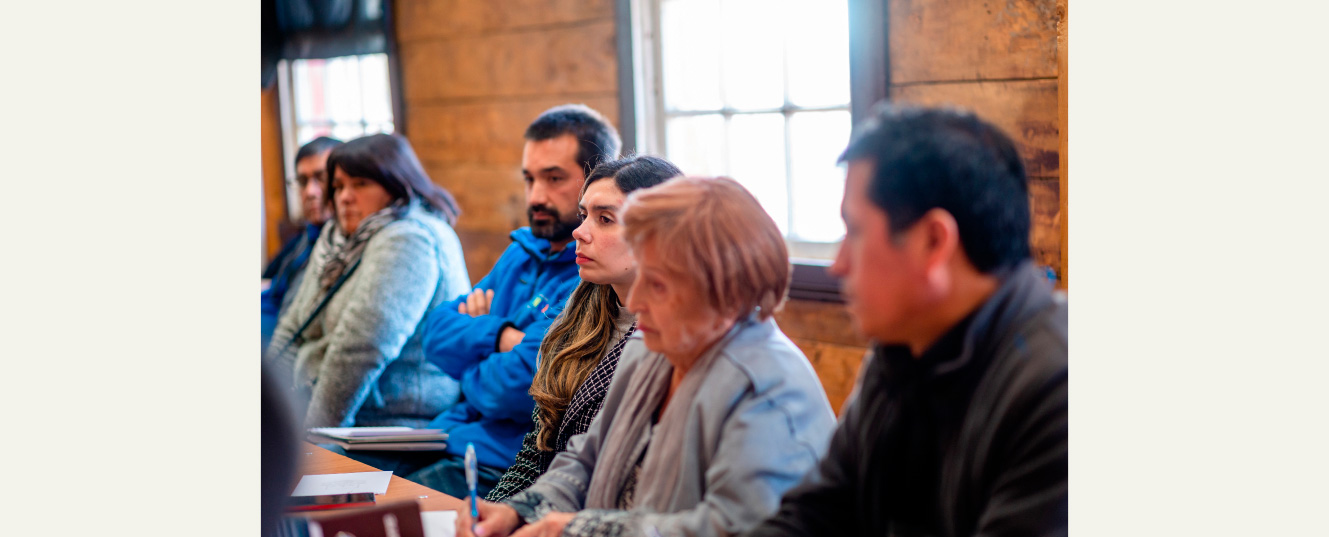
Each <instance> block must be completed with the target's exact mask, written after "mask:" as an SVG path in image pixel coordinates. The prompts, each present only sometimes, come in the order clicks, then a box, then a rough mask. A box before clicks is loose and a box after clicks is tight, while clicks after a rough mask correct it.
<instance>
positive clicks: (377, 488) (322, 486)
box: [291, 472, 392, 496]
mask: <svg viewBox="0 0 1329 537" xmlns="http://www.w3.org/2000/svg"><path fill="white" fill-rule="evenodd" d="M389 481H392V472H352V473H349V474H316V475H307V476H304V477H302V478H300V482H299V483H297V484H296V485H295V490H294V491H292V492H291V496H321V495H324V494H353V493H356V492H372V493H374V494H387V493H388V482H389Z"/></svg>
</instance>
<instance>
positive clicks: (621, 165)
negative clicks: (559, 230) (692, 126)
mask: <svg viewBox="0 0 1329 537" xmlns="http://www.w3.org/2000/svg"><path fill="white" fill-rule="evenodd" d="M680 175H683V170H680V169H678V166H675V165H674V163H672V162H669V161H668V160H665V159H662V158H660V157H653V156H650V155H629V156H626V157H623V158H621V159H618V160H611V161H606V162H602V163H600V165H599V166H596V167H595V169H593V170H591V173H590V174H589V175H587V176H586V182H585V183H583V184H582V185H581V194H582V195H583V196H584V195H586V189H587V188H589V187H590V186H591V183H594V182H596V181H598V180H600V179H605V178H609V177H612V178H614V186H616V187H618V190H619V192H622V193H623V194H625V195H626V194H631V193H632V191H634V190H638V189H642V188H650V187H653V186H655V185H658V184H660V183H663V182H665V181H666V180H669V179H672V178H674V177H678V176H680Z"/></svg>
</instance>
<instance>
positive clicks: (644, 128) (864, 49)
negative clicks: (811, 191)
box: [614, 0, 890, 303]
mask: <svg viewBox="0 0 1329 537" xmlns="http://www.w3.org/2000/svg"><path fill="white" fill-rule="evenodd" d="M660 1H661V0H615V3H614V10H615V21H616V26H617V35H618V37H617V54H618V73H619V75H618V78H619V88H618V97H619V117H620V118H621V119H620V126H621V127H622V128H621V129H620V130H621V135H622V138H623V149H624V152H625V153H626V152H630V151H641V150H642V148H652V147H664V143H663V142H664V137H665V119H666V117H668V116H666V113H667V112H666V110H664V104H663V103H664V89H663V85H662V82H661V81H662V79H663V76H662V75H663V73H662V66H661V65H660V64H661V61H660V51H661V48H660V46H659V36H660V21H659V17H658V14H659V13H660ZM848 3H849V5H848V12H849V96H850V100H849V114H850V122H851V123H852V124H854V125H857V124H858V123H859V122H860V121H861V120H862V119H863V118H865V117H866V116H867V115H868V114H869V113H870V112H871V110H872V105H873V104H875V103H876V102H878V101H881V100H884V99H887V98H888V97H889V88H890V61H889V58H890V51H889V48H888V47H889V39H888V34H887V28H888V22H889V19H888V17H887V4H886V0H848ZM821 109H828V110H843V109H844V108H843V107H841V106H834V107H797V106H791V105H790V104H789V102H788V99H787V98H786V100H785V104H784V106H782V107H781V108H778V109H772V110H770V112H781V113H783V114H784V117H785V121H786V122H788V120H789V117H790V115H791V114H792V113H793V112H796V111H818V110H821ZM721 110H722V111H723V110H724V109H721ZM712 113H715V112H702V113H694V112H691V111H689V112H686V113H684V114H682V115H698V114H712ZM733 113H735V111H730V113H729V114H726V115H723V117H725V118H726V120H728V118H729V117H732V114H733ZM741 113H753V112H750V111H743V112H741ZM786 125H788V123H786ZM787 129H788V127H786V133H787V132H788V130H787ZM786 136H787V134H786ZM786 143H787V142H786ZM787 158H789V156H788V155H786V159H787ZM785 169H786V174H788V173H791V171H790V168H789V166H788V165H786V167H785ZM810 244H812V243H810ZM827 247H828V248H838V243H833V244H828V245H827ZM790 262H791V264H792V265H793V272H792V282H791V285H790V288H789V298H791V299H798V300H816V301H824V302H838V303H843V302H844V297H843V296H841V294H840V287H839V284H838V281H837V279H836V278H835V277H834V276H832V275H831V274H830V272H829V271H828V270H827V269H828V268H829V267H830V265H831V261H829V260H822V259H807V258H798V257H792V258H790Z"/></svg>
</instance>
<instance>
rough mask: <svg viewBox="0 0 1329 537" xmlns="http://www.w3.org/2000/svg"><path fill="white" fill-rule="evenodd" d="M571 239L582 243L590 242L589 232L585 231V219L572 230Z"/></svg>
mask: <svg viewBox="0 0 1329 537" xmlns="http://www.w3.org/2000/svg"><path fill="white" fill-rule="evenodd" d="M572 240H574V241H577V242H580V243H583V244H585V243H589V242H591V234H590V233H587V232H586V221H585V220H583V221H582V222H581V224H578V225H577V228H576V229H574V230H572Z"/></svg>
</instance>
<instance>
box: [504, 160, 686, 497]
mask: <svg viewBox="0 0 1329 537" xmlns="http://www.w3.org/2000/svg"><path fill="white" fill-rule="evenodd" d="M678 175H682V172H681V171H680V170H679V169H678V167H676V166H674V165H673V164H671V163H670V162H669V161H667V160H665V159H662V158H658V157H651V156H644V155H639V156H633V157H626V158H623V159H619V160H616V161H612V162H606V163H603V164H601V165H599V166H597V167H596V168H595V169H594V170H592V171H591V174H590V176H588V177H587V178H586V182H585V183H584V184H583V185H582V190H581V197H580V201H579V202H578V208H577V211H578V214H579V215H580V216H581V219H582V223H581V225H580V226H579V227H578V228H577V229H576V231H574V232H573V234H572V236H573V238H574V239H576V241H577V242H576V244H577V264H578V269H579V270H578V274H579V275H580V276H581V280H582V281H581V284H579V285H578V286H577V289H576V290H575V291H573V293H572V297H571V298H570V299H569V300H568V305H567V308H566V309H564V310H563V313H562V314H561V315H560V316H559V318H558V319H557V320H556V321H555V322H554V325H553V326H552V327H550V329H549V332H548V334H546V335H545V338H544V340H543V341H542V342H541V343H540V362H539V366H538V368H537V369H536V371H535V381H534V382H533V383H532V384H531V396H532V397H534V398H535V404H536V407H535V414H534V416H532V419H534V420H535V429H534V430H533V431H532V432H531V433H529V434H527V435H526V438H525V440H524V441H523V442H522V449H521V451H520V452H519V453H518V454H517V461H516V463H515V464H513V465H512V467H511V468H510V469H509V470H508V471H507V473H505V474H503V478H502V479H501V480H500V481H499V483H498V485H497V486H495V487H494V489H493V490H492V491H490V493H489V496H488V498H489V500H490V501H502V500H504V499H506V498H507V497H508V496H511V495H513V494H516V493H518V492H521V491H522V490H524V489H525V488H526V487H528V486H530V485H531V484H532V483H534V482H535V480H536V479H537V478H539V477H540V475H541V474H543V473H544V471H545V470H547V469H548V468H549V463H550V462H552V461H553V460H554V456H555V455H557V454H558V453H559V452H562V451H563V450H564V449H566V448H567V445H568V439H569V438H572V437H573V436H574V435H578V434H581V433H583V432H586V428H587V427H588V426H589V425H590V423H591V420H592V419H593V418H595V415H596V414H597V413H598V412H599V410H600V406H601V403H603V402H604V397H605V391H606V390H607V389H608V388H609V381H610V379H612V378H613V376H614V371H615V370H616V369H617V367H618V357H619V354H621V353H622V350H623V345H624V344H625V343H626V342H627V337H628V335H629V334H631V333H632V332H633V331H634V329H635V327H636V318H635V317H634V316H633V315H632V314H631V313H629V312H628V311H627V309H626V308H624V307H623V301H625V300H626V299H627V290H628V288H630V287H631V286H632V282H633V281H634V280H635V279H636V275H637V263H636V261H635V260H634V259H633V258H632V253H631V251H630V250H629V249H628V245H627V243H626V242H624V240H623V228H622V225H621V224H620V220H619V210H620V209H621V208H622V206H623V202H624V200H625V199H626V197H627V195H628V194H629V193H631V192H632V191H634V190H638V189H641V188H647V187H650V186H654V185H657V184H660V183H663V182H664V181H665V180H667V179H669V178H671V177H675V176H678ZM601 179H607V180H605V181H601Z"/></svg>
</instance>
